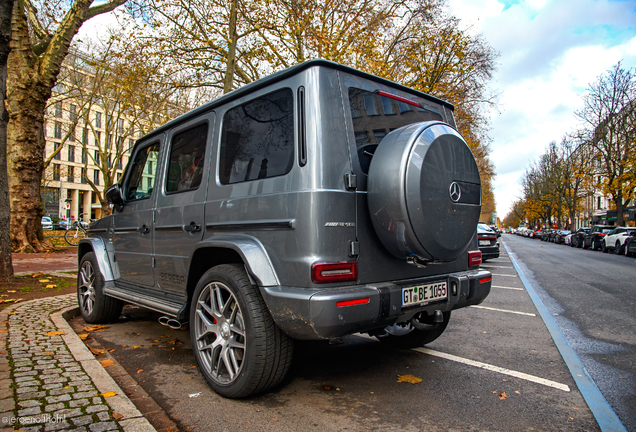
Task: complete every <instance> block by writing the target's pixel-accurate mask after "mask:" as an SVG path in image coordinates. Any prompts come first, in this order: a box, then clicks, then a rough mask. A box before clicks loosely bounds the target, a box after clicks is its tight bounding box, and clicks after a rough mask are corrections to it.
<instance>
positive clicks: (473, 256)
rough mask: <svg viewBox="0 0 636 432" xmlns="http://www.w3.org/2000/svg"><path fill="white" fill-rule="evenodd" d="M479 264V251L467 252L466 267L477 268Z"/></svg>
mask: <svg viewBox="0 0 636 432" xmlns="http://www.w3.org/2000/svg"><path fill="white" fill-rule="evenodd" d="M480 264H481V251H470V252H468V267H473V266H478V265H480Z"/></svg>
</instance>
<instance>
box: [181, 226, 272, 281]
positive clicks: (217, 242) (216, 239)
mask: <svg viewBox="0 0 636 432" xmlns="http://www.w3.org/2000/svg"><path fill="white" fill-rule="evenodd" d="M207 248H223V249H231V250H233V251H234V252H236V253H237V254H239V256H240V257H241V259H242V260H243V263H244V264H245V267H246V269H247V273H248V275H249V276H250V277H251V278H253V279H254V282H256V284H255V285H258V286H261V287H267V286H280V280H279V279H278V275H277V274H276V271H275V270H274V266H273V264H272V261H271V260H270V258H269V254H268V253H267V251H266V250H265V246H263V243H261V242H260V240H258V239H257V238H256V237H253V236H249V235H244V234H219V235H215V236H213V237H210V238H208V239H205V240H203V241H202V242H201V243H199V244H198V245H197V248H196V249H195V250H194V251H193V252H192V257H191V259H190V266H192V262H193V260H192V258H193V257H194V254H196V252H197V251H198V250H200V249H207Z"/></svg>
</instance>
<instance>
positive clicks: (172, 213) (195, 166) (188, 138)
mask: <svg viewBox="0 0 636 432" xmlns="http://www.w3.org/2000/svg"><path fill="white" fill-rule="evenodd" d="M213 130H214V113H213V112H210V113H207V114H204V115H202V116H200V117H197V118H196V119H194V120H192V121H190V122H188V123H185V124H183V125H180V126H179V127H176V128H174V129H172V130H171V131H170V132H168V134H167V138H166V158H165V170H164V174H163V176H162V181H161V185H160V186H159V187H158V190H159V193H158V196H157V209H156V214H155V249H154V250H155V259H156V270H155V272H156V278H157V284H158V286H159V288H160V289H161V290H162V291H163V292H165V293H167V294H175V295H177V296H183V295H185V289H186V280H187V274H188V268H189V264H190V256H191V255H192V251H193V250H194V248H195V246H196V244H197V243H198V242H199V241H201V239H202V237H203V232H204V229H205V220H204V202H205V198H206V194H207V188H206V186H207V184H208V175H209V172H210V147H211V141H212V138H211V137H212V134H213Z"/></svg>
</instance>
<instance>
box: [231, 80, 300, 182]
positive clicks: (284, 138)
mask: <svg viewBox="0 0 636 432" xmlns="http://www.w3.org/2000/svg"><path fill="white" fill-rule="evenodd" d="M293 111H294V103H293V94H292V91H291V90H290V89H283V90H279V91H277V92H274V93H270V94H268V95H265V96H263V97H260V98H258V99H254V100H252V101H250V102H247V103H245V104H243V105H240V106H238V107H236V108H232V109H231V110H228V111H227V112H226V113H225V116H224V117H223V129H222V131H221V155H220V156H221V157H220V159H221V160H220V169H219V178H220V180H221V184H232V183H240V182H244V181H250V180H259V179H265V178H269V177H276V176H280V175H284V174H287V173H288V172H289V171H291V169H292V166H293V163H294V116H293Z"/></svg>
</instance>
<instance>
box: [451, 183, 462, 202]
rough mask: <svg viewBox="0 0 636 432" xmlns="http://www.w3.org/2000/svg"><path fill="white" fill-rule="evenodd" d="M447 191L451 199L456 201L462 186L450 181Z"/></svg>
mask: <svg viewBox="0 0 636 432" xmlns="http://www.w3.org/2000/svg"><path fill="white" fill-rule="evenodd" d="M448 193H449V194H450V199H451V201H453V202H457V201H459V199H460V198H461V197H462V188H461V187H460V186H459V183H457V182H452V183H451V185H450V188H449V189H448Z"/></svg>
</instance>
